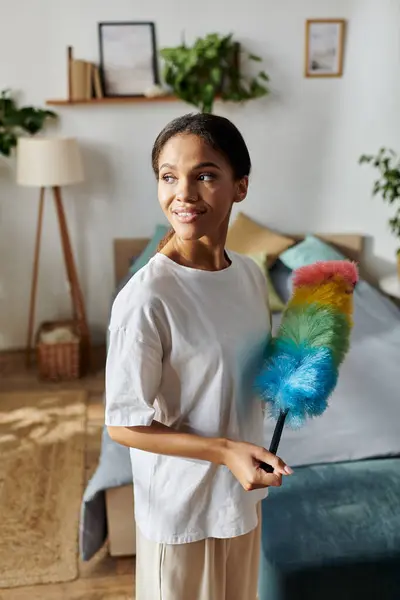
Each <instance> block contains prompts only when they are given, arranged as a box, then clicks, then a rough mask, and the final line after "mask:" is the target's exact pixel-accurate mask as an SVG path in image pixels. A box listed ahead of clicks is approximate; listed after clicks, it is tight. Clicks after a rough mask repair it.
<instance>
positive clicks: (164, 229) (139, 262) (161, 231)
mask: <svg viewBox="0 0 400 600" xmlns="http://www.w3.org/2000/svg"><path fill="white" fill-rule="evenodd" d="M170 229H171V228H170V227H168V225H157V226H156V228H155V231H154V233H153V237H152V238H151V240H150V241H149V243H148V244H147V246H146V248H145V249H144V250H143V252H142V253H141V254H140V256H138V258H137V259H136V260H135V261H134V262H133V263H132V264H131V266H130V267H129V273H131V275H134V274H135V273H137V271H139V269H141V268H142V267H144V266H145V265H147V263H148V262H149V260H150V258H151V257H152V256H154V255H155V253H156V252H157V247H158V244H159V243H160V242H161V240H162V239H163V237H165V236H166V235H167V233H168V231H169V230H170Z"/></svg>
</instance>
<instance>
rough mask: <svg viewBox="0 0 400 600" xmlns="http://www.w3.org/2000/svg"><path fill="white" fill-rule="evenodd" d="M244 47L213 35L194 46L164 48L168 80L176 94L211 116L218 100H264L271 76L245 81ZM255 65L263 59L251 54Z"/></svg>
mask: <svg viewBox="0 0 400 600" xmlns="http://www.w3.org/2000/svg"><path fill="white" fill-rule="evenodd" d="M240 53H241V50H240V44H239V43H238V42H235V41H234V40H233V37H232V34H229V35H225V36H222V35H219V34H217V33H210V34H208V35H206V36H205V37H204V38H197V39H196V40H195V42H194V44H193V45H192V46H188V45H186V43H185V42H184V41H183V42H182V44H180V45H179V46H177V47H174V48H163V49H162V50H161V51H160V54H161V56H162V58H163V59H164V70H163V74H164V80H165V83H166V84H167V85H168V86H170V88H171V89H172V91H173V93H174V94H175V95H176V96H178V97H179V98H181V99H182V100H184V101H185V102H188V103H189V104H193V105H194V106H196V107H197V108H198V109H199V110H200V111H201V112H205V113H211V112H212V111H213V106H214V101H215V99H216V98H217V97H219V98H221V99H222V100H230V101H232V102H243V101H245V100H250V99H252V98H260V97H261V96H265V95H266V94H268V93H269V90H268V87H267V86H266V83H267V82H268V81H269V77H268V75H267V74H266V73H265V72H264V71H260V72H259V73H258V74H257V75H256V76H255V77H252V78H247V79H246V78H245V77H244V76H243V74H242V72H241V67H240ZM247 57H248V59H249V60H251V61H260V60H261V59H260V57H258V56H256V55H254V54H247Z"/></svg>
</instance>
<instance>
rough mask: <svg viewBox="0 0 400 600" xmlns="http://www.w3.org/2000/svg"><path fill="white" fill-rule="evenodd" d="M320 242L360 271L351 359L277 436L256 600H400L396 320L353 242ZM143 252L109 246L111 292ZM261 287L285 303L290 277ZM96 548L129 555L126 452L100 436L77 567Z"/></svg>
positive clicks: (399, 319) (269, 427)
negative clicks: (331, 388) (301, 423)
mask: <svg viewBox="0 0 400 600" xmlns="http://www.w3.org/2000/svg"><path fill="white" fill-rule="evenodd" d="M320 237H321V238H323V239H324V240H325V241H327V242H329V243H330V244H332V245H333V246H335V247H336V248H337V249H339V250H340V251H341V252H342V253H343V254H344V255H345V256H347V257H349V258H351V259H353V260H357V261H359V262H360V265H361V273H362V276H363V278H362V280H361V281H360V283H359V284H358V286H357V290H356V293H355V326H354V331H353V340H352V348H351V351H350V353H349V355H348V357H347V358H346V360H345V363H344V364H343V366H342V369H341V377H340V382H339V385H338V387H337V389H336V390H335V392H334V395H333V398H332V402H331V407H330V408H329V410H328V411H327V412H326V414H325V415H324V417H323V418H322V419H319V420H315V421H314V422H313V423H311V424H309V425H308V426H307V428H304V429H303V430H301V431H300V432H291V431H285V433H284V436H283V439H282V443H281V447H280V454H281V455H282V456H283V457H284V458H285V460H286V461H287V462H288V463H289V464H290V465H291V466H292V467H294V468H295V470H296V474H295V476H293V477H291V478H286V479H285V485H284V486H282V488H279V489H276V490H271V492H270V495H269V498H268V499H267V500H266V501H265V502H264V504H263V540H262V562H261V576H260V591H259V594H260V600H303V599H304V600H314V599H317V598H318V600H320V599H321V598H323V599H324V600H330V598H332V599H333V598H335V600H337V598H339V597H340V598H341V599H342V600H346V599H347V598H348V599H349V600H350V599H351V600H358V599H359V598H360V599H361V598H362V599H363V600H366V599H369V598H371V600H372V599H373V598H374V599H377V598H382V599H384V600H399V598H400V506H399V503H400V501H399V498H400V460H399V458H398V457H400V394H399V392H398V380H399V373H400V370H399V367H398V365H399V358H400V312H399V311H398V309H397V308H396V307H395V306H394V305H393V304H392V303H391V302H390V301H389V300H388V299H387V298H385V297H384V296H383V295H382V294H381V293H380V292H378V291H377V290H376V289H375V288H374V287H372V285H370V284H369V283H368V282H367V281H366V280H365V276H364V274H363V270H362V248H363V238H362V237H361V236H357V235H330V236H320ZM147 241H148V240H147V239H133V240H132V239H119V240H115V242H114V265H115V276H116V283H117V288H116V289H119V288H120V287H121V285H124V283H125V282H126V280H127V270H128V266H129V263H130V260H131V258H132V257H133V256H138V254H140V252H141V251H142V249H143V248H144V247H145V246H146V244H147ZM271 277H272V278H273V280H274V283H275V284H276V287H277V288H278V290H279V293H280V294H281V296H284V297H285V296H286V298H284V299H287V298H288V297H289V295H290V280H291V275H290V272H289V270H287V269H285V267H283V265H282V264H279V261H278V262H277V263H276V265H275V266H274V267H273V268H272V270H271ZM273 320H274V327H276V326H277V325H278V324H279V320H280V315H279V314H276V315H274V318H273ZM360 414H362V415H363V418H359V415H360ZM273 427H274V424H273V423H272V422H270V421H266V424H265V440H266V441H265V444H266V445H268V443H269V440H270V439H271V435H272V431H273ZM107 538H108V541H109V551H110V553H111V554H112V555H114V556H117V555H131V554H134V553H135V526H134V516H133V490H132V474H131V467H130V459H129V452H128V450H127V449H126V448H123V447H121V446H119V445H118V444H115V443H114V442H113V441H112V440H110V438H109V436H108V434H107V430H106V429H104V431H103V440H102V448H101V456H100V461H99V465H98V468H97V470H96V472H95V474H94V476H93V477H92V479H91V480H90V482H89V483H88V486H87V488H86V490H85V494H84V498H83V502H82V510H81V526H80V554H81V557H82V559H83V560H90V558H91V557H92V556H93V555H94V554H95V553H96V552H97V551H98V550H99V549H100V548H101V547H102V546H103V544H104V542H105V540H106V539H107Z"/></svg>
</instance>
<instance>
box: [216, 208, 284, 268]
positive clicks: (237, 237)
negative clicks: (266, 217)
mask: <svg viewBox="0 0 400 600" xmlns="http://www.w3.org/2000/svg"><path fill="white" fill-rule="evenodd" d="M293 244H295V240H293V239H292V238H290V237H286V236H285V235H281V234H280V233H277V232H276V231H272V229H268V227H264V226H263V225H259V224H258V223H256V222H255V221H253V219H250V218H249V217H247V216H246V215H245V214H244V213H241V212H240V213H239V214H238V215H237V217H236V219H235V220H234V222H233V223H232V225H231V227H230V228H229V230H228V237H227V239H226V247H227V248H228V250H232V251H233V252H239V253H240V254H248V255H249V254H256V253H259V252H264V253H266V254H267V255H268V266H269V267H271V266H272V265H273V264H274V262H275V261H276V259H277V258H278V256H279V255H280V254H281V253H282V252H284V251H285V250H287V249H288V248H290V246H293Z"/></svg>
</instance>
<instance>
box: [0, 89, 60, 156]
mask: <svg viewBox="0 0 400 600" xmlns="http://www.w3.org/2000/svg"><path fill="white" fill-rule="evenodd" d="M56 117H57V115H56V114H55V113H54V112H52V111H51V110H43V109H41V108H34V107H33V106H23V107H22V108H18V106H17V104H16V102H15V100H14V98H13V97H12V96H11V92H10V90H3V91H2V92H1V94H0V155H1V154H2V155H3V156H10V155H11V153H12V150H13V148H15V146H16V145H17V140H18V137H19V136H20V135H23V134H29V135H35V134H36V133H38V132H39V131H41V130H42V129H43V127H44V124H45V121H46V120H47V119H49V118H51V119H55V118H56Z"/></svg>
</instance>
